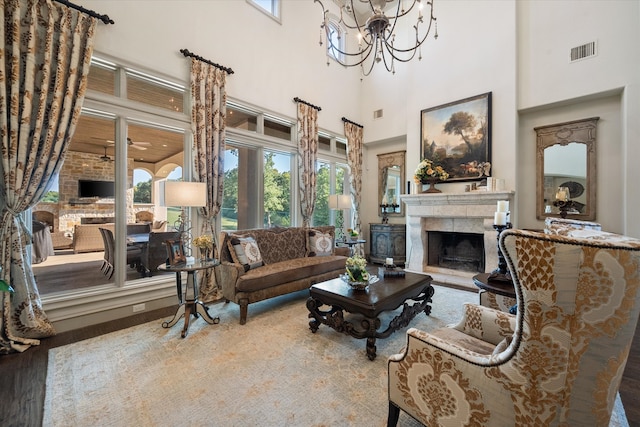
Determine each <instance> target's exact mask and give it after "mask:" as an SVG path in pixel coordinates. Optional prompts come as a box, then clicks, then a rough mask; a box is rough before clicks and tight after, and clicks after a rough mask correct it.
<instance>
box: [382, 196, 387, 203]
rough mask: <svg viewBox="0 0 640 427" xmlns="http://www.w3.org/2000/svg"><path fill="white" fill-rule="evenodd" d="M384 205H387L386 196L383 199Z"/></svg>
mask: <svg viewBox="0 0 640 427" xmlns="http://www.w3.org/2000/svg"><path fill="white" fill-rule="evenodd" d="M382 204H383V205H387V204H388V203H387V195H386V194H385V195H384V197H383V198H382Z"/></svg>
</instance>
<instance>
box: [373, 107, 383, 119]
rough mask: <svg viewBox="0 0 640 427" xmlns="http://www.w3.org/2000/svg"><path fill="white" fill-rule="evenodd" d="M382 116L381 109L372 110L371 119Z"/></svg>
mask: <svg viewBox="0 0 640 427" xmlns="http://www.w3.org/2000/svg"><path fill="white" fill-rule="evenodd" d="M381 118H382V109H379V110H376V111H374V112H373V119H374V120H375V119H381Z"/></svg>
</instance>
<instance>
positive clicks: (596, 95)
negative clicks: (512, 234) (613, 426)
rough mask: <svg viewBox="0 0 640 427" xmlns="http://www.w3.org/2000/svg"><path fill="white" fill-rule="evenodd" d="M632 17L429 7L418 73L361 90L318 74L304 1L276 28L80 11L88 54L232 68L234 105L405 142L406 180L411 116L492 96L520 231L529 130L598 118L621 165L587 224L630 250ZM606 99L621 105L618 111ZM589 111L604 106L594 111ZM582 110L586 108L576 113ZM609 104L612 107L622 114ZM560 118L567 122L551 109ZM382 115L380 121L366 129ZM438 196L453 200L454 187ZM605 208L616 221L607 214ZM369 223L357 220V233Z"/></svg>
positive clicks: (149, 63)
mask: <svg viewBox="0 0 640 427" xmlns="http://www.w3.org/2000/svg"><path fill="white" fill-rule="evenodd" d="M329 3H330V2H329ZM639 4H640V2H639V1H638V0H629V1H627V0H622V1H616V0H611V1H605V0H594V1H589V2H585V1H579V0H576V1H573V0H559V1H553V2H550V1H516V0H477V1H476V0H459V1H453V2H452V1H442V0H436V2H435V12H436V16H437V18H438V33H439V38H438V40H433V39H429V40H428V41H427V42H426V44H425V45H424V47H423V50H422V56H423V59H422V61H419V62H418V61H417V60H415V59H414V61H412V62H410V63H407V64H397V65H396V74H395V75H394V74H391V73H388V72H387V71H386V70H384V67H377V69H375V70H374V71H373V73H372V74H371V76H369V77H365V78H364V79H362V81H361V79H360V74H359V70H358V69H357V68H352V69H345V68H343V67H341V66H339V65H337V64H335V63H332V65H331V66H329V67H327V65H326V56H325V53H324V49H322V48H321V47H320V46H319V45H318V39H319V33H320V28H319V23H320V17H321V9H320V6H318V5H317V4H314V2H313V1H311V0H308V1H302V0H284V1H283V3H282V22H283V24H282V25H281V24H278V23H276V22H275V21H273V20H271V19H270V18H268V17H265V15H264V14H263V13H261V12H260V11H258V10H257V9H256V8H254V7H253V6H251V5H250V4H247V3H246V2H245V1H243V0H216V1H208V2H205V1H179V2H178V1H162V2H153V3H152V2H148V1H127V2H126V3H125V2H115V1H107V0H87V1H86V2H85V4H83V5H84V6H85V7H88V8H91V9H94V10H96V11H98V12H100V13H107V14H109V15H110V16H111V17H112V18H113V19H114V20H115V21H116V24H115V25H113V26H104V25H102V24H100V25H99V29H98V34H97V41H96V50H97V51H100V52H104V53H107V54H109V55H112V56H115V57H118V58H122V59H124V60H127V61H131V62H134V63H138V64H140V65H142V66H145V67H149V68H151V69H154V70H158V71H160V72H162V73H166V74H168V75H170V76H175V77H179V78H181V79H183V80H184V81H185V82H186V81H188V70H189V66H188V61H187V60H186V59H185V58H184V57H183V56H182V55H181V54H180V53H179V49H181V48H188V49H189V50H191V51H193V52H195V53H197V54H199V55H202V56H204V57H206V58H208V59H211V60H212V61H215V62H218V63H220V64H223V65H225V66H228V67H231V68H233V69H234V71H235V74H233V75H231V76H229V77H228V80H227V81H228V94H229V96H231V97H233V98H237V99H240V100H242V101H245V102H249V103H251V104H255V105H258V106H261V107H264V108H266V109H268V110H271V111H274V112H277V113H279V114H283V115H286V116H289V117H295V104H294V103H293V102H292V98H293V97H295V96H298V97H300V98H302V99H305V100H306V101H309V102H311V103H313V104H316V105H319V106H321V107H322V111H321V112H320V114H319V122H320V126H321V128H324V129H326V130H329V131H333V132H337V133H342V132H343V124H342V122H341V121H340V118H341V117H342V116H346V117H348V118H349V119H351V120H354V121H356V122H358V123H361V124H363V125H364V138H365V143H366V144H367V145H370V144H374V145H375V143H376V142H379V141H397V140H406V149H407V165H406V171H407V176H408V178H410V177H411V174H412V172H413V170H414V169H415V166H416V165H417V163H418V162H419V160H420V154H419V153H420V111H421V110H423V109H425V108H430V107H434V106H437V105H441V104H444V103H448V102H451V101H455V100H459V99H463V98H466V97H469V96H474V95H478V94H481V93H485V92H492V98H493V107H492V163H493V169H492V174H493V175H494V176H497V177H500V178H505V179H506V186H507V189H515V190H516V192H517V193H516V200H517V203H516V206H517V211H515V212H514V213H513V217H514V220H515V221H514V222H515V223H516V225H517V226H521V227H524V226H527V227H534V226H538V224H539V223H538V221H537V220H535V209H533V208H531V206H530V205H529V203H528V201H529V200H530V199H531V197H530V196H529V194H531V193H529V190H528V188H529V187H528V186H529V185H530V184H531V183H532V182H535V168H533V169H530V168H529V167H528V166H531V165H534V164H535V157H533V156H531V153H530V151H528V150H529V147H528V144H529V139H528V136H527V135H529V134H530V131H532V128H531V125H532V123H534V122H535V123H537V124H540V125H544V124H551V123H558V122H560V121H563V119H560V117H571V119H576V118H583V117H582V116H581V115H580V116H578V115H577V114H570V113H569V112H570V111H574V112H576V113H577V111H576V110H578V111H581V112H587V111H588V112H589V116H593V115H597V116H601V117H608V120H607V121H603V120H601V122H600V123H601V124H602V126H601V125H600V124H599V125H598V126H599V128H598V150H599V153H600V154H599V155H600V156H601V155H602V154H601V153H617V154H615V155H608V157H607V161H606V162H604V160H603V158H602V157H599V171H598V172H599V182H598V197H599V198H600V197H603V198H604V199H599V202H598V217H597V218H596V220H598V221H600V222H602V223H603V225H604V226H605V228H607V229H610V230H615V231H618V232H623V233H626V234H629V235H634V236H638V237H640V222H638V221H635V222H634V221H633V219H634V218H633V214H634V213H635V212H637V211H638V210H640V186H638V185H634V184H635V183H637V182H640V168H637V167H635V165H634V164H633V162H634V160H635V159H638V158H640V143H638V142H637V141H638V140H639V139H640V124H639V123H638V122H639V121H638V120H637V117H640V89H639V83H640V81H639V80H640V50H639V49H637V46H636V45H637V40H639V39H640V25H639V22H640V7H639ZM594 39H595V40H597V43H598V51H599V52H598V56H597V57H595V58H593V59H589V60H585V61H581V62H579V63H575V64H569V63H568V59H567V57H568V52H569V49H570V48H571V47H573V46H576V45H578V44H582V43H585V42H588V41H591V40H594ZM611 96H618V97H620V99H619V102H618V101H615V100H611V99H609V98H610V97H611ZM594 99H599V100H600V101H596V102H595V104H591V102H592V101H593V100H594ZM585 101H587V103H588V106H581V104H582V103H583V102H585ZM612 103H613V104H619V106H617V107H615V108H618V109H619V112H618V113H616V112H614V111H612V110H611V109H612V108H613V106H612V105H611V104H612ZM562 106H564V107H565V110H563V109H560V110H557V108H558V107H562ZM615 108H614V109H615ZM378 109H383V111H384V117H383V118H382V119H379V120H373V117H372V115H373V111H374V110H378ZM540 111H547V114H546V116H545V114H540V113H539V112H540ZM530 114H533V116H529V115H530ZM611 120H614V121H615V122H614V123H612V122H611ZM605 123H606V124H605ZM400 148H404V147H400ZM397 149H398V146H397V144H392V146H389V147H388V149H386V147H384V143H383V144H381V145H376V148H375V152H376V153H378V152H389V151H393V150H397ZM374 156H375V155H374ZM366 158H367V159H369V160H370V159H371V158H372V157H371V155H367V157H366ZM369 160H367V161H369ZM600 165H601V166H602V167H600ZM370 166H371V165H369V167H366V168H365V176H364V181H363V192H364V195H365V198H366V197H368V196H367V195H369V194H370V195H375V194H377V176H376V174H377V167H370ZM610 171H615V173H612V172H610ZM610 175H613V176H610ZM605 179H606V181H605ZM439 187H441V188H442V189H443V190H444V191H455V192H457V191H463V187H464V183H458V184H452V183H450V184H442V185H439ZM603 189H604V190H603ZM605 194H606V196H605ZM605 201H606V202H605ZM610 202H615V203H616V204H615V205H612V204H610ZM373 203H374V204H375V203H377V201H374V202H373ZM605 203H606V204H605ZM600 205H602V208H600ZM611 206H615V211H616V212H615V213H611V212H608V211H611V209H610V207H611ZM369 207H370V206H369ZM368 216H369V215H368V214H367V213H363V222H364V218H365V217H367V218H368ZM370 219H373V217H372V218H370Z"/></svg>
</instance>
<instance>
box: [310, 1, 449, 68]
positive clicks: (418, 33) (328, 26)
mask: <svg viewBox="0 0 640 427" xmlns="http://www.w3.org/2000/svg"><path fill="white" fill-rule="evenodd" d="M334 1H336V2H337V3H339V4H341V6H340V18H339V20H336V19H335V18H332V17H330V15H329V10H328V9H326V8H325V7H324V5H323V4H322V1H320V0H314V2H317V3H320V6H321V7H322V10H323V21H322V24H321V25H320V45H321V46H322V45H323V38H324V43H326V45H327V53H328V54H329V55H331V56H332V57H333V58H334V59H335V60H336V61H338V63H340V64H342V65H344V66H345V67H354V66H358V65H359V66H361V67H362V72H363V74H364V75H365V76H368V75H369V74H370V73H371V70H373V66H374V65H375V64H377V63H379V62H382V63H384V66H385V68H386V69H387V71H390V72H392V73H393V74H395V67H394V61H400V62H409V61H411V60H412V59H413V58H414V57H415V56H416V52H417V53H418V60H420V59H422V52H421V46H422V43H424V41H425V40H426V39H427V36H428V35H429V33H430V32H431V27H432V25H433V26H434V27H435V32H434V38H436V39H437V38H438V24H437V22H436V18H435V17H434V16H433V2H434V0H334ZM354 3H355V5H354ZM405 3H406V5H405ZM407 5H408V7H405V6H407ZM425 5H426V7H428V8H429V11H428V12H429V13H428V14H425V13H424V11H423V9H425ZM385 11H386V12H387V13H391V12H395V13H394V15H391V14H389V15H386V14H385ZM412 12H413V13H412ZM411 16H413V24H412V22H411V20H412V19H411ZM425 16H427V18H426V19H427V20H428V22H426V23H425ZM403 18H406V19H403ZM400 22H402V23H404V22H408V23H409V24H412V25H413V30H414V31H415V39H413V37H409V40H408V42H407V45H406V46H398V45H396V41H395V38H396V32H397V31H405V30H406V31H407V34H409V31H410V30H409V29H408V27H405V26H402V25H401V24H400ZM343 29H346V31H343ZM352 30H353V31H352ZM350 32H352V33H355V34H353V35H354V38H352V40H347V37H346V36H347V35H349V33H350ZM355 46H357V50H356V51H354V50H353V49H354V47H355ZM327 65H329V60H328V59H327Z"/></svg>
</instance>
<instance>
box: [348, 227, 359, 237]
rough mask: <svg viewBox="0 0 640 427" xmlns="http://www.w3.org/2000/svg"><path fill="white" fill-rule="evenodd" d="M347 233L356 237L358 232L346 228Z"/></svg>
mask: <svg viewBox="0 0 640 427" xmlns="http://www.w3.org/2000/svg"><path fill="white" fill-rule="evenodd" d="M347 234H348V235H349V236H351V237H358V232H357V231H356V230H354V229H353V228H347Z"/></svg>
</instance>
